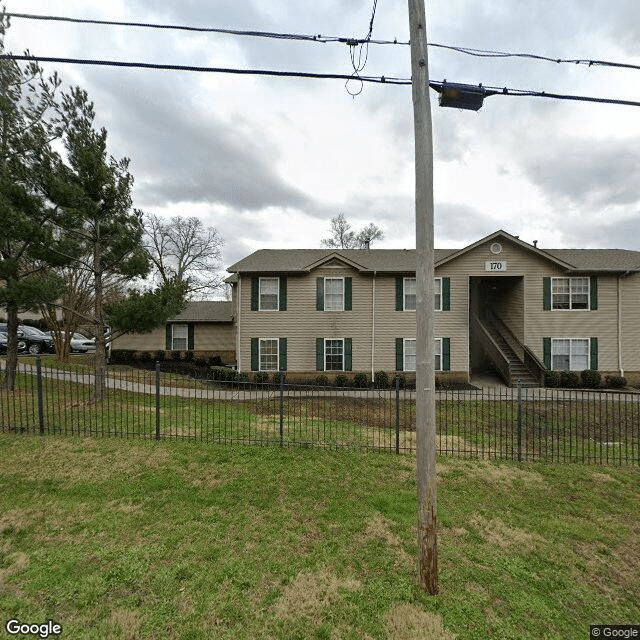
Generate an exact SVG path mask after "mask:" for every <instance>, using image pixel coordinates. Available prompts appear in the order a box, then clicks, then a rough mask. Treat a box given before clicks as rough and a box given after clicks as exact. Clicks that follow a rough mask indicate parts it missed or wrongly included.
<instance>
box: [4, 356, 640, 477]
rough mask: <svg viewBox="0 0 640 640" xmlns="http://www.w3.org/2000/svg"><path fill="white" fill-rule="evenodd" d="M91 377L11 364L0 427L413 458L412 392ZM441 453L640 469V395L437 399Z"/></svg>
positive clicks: (525, 392) (524, 393) (127, 374)
mask: <svg viewBox="0 0 640 640" xmlns="http://www.w3.org/2000/svg"><path fill="white" fill-rule="evenodd" d="M106 383H107V393H106V394H105V398H104V400H102V401H100V402H95V401H94V394H95V378H94V376H93V375H91V374H87V373H83V372H75V371H68V370H66V371H63V370H58V369H52V368H47V367H43V366H41V365H40V360H39V359H38V360H37V361H36V366H31V365H28V364H24V363H20V365H19V371H18V376H17V379H16V387H15V390H13V391H0V430H2V431H4V432H19V433H30V434H41V435H47V434H63V435H65V434H66V435H74V436H78V435H79V436H104V437H123V438H156V439H169V438H176V439H189V440H197V441H202V442H216V443H245V444H264V445H266V444H273V445H280V446H300V447H321V448H329V449H344V448H346V449H352V450H358V449H360V450H364V449H374V450H385V451H391V452H396V453H412V452H414V451H415V443H416V433H415V392H414V391H412V390H407V389H400V388H399V387H398V386H396V388H391V389H373V388H368V389H353V388H349V389H342V388H336V387H317V386H303V385H297V384H296V385H291V384H287V383H286V381H285V380H284V379H282V380H281V383H280V385H279V386H278V385H273V384H271V385H260V384H255V383H238V382H234V383H223V382H214V381H211V380H205V379H189V378H185V377H181V376H176V375H172V374H166V373H162V372H160V370H159V368H156V371H143V370H126V371H117V370H116V371H113V370H110V371H109V375H108V376H107V379H106ZM436 429H437V445H438V450H439V452H440V453H441V454H445V455H452V456H459V457H468V458H488V459H516V460H522V461H528V460H542V461H549V462H582V463H591V464H619V465H621V464H625V465H628V464H639V463H640V394H638V393H631V392H603V391H581V390H566V389H553V390H552V389H528V388H526V389H525V388H523V389H507V388H501V389H484V390H472V391H455V390H448V391H439V392H437V393H436Z"/></svg>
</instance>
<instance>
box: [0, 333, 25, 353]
mask: <svg viewBox="0 0 640 640" xmlns="http://www.w3.org/2000/svg"><path fill="white" fill-rule="evenodd" d="M26 350H27V345H26V344H25V343H24V342H23V341H22V340H20V341H18V353H20V352H22V351H26ZM0 353H7V334H6V332H5V331H0Z"/></svg>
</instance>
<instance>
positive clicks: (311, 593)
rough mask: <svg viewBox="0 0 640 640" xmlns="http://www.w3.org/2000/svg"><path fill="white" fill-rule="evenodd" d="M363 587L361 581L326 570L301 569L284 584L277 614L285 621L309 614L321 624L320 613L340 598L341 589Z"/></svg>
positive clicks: (311, 618)
mask: <svg viewBox="0 0 640 640" xmlns="http://www.w3.org/2000/svg"><path fill="white" fill-rule="evenodd" d="M359 588H360V581H358V580H354V579H352V578H338V577H337V576H335V575H333V574H331V573H329V571H327V570H326V569H320V571H316V572H310V571H301V572H300V573H298V575H297V576H296V577H295V578H294V579H293V580H292V581H291V582H290V583H289V584H288V585H287V586H285V587H284V589H283V590H282V595H281V596H280V599H279V600H278V602H276V604H275V606H274V609H275V612H276V615H277V616H278V617H279V618H282V619H284V620H297V619H299V618H301V617H306V618H309V619H310V620H311V621H312V622H315V623H318V624H319V623H320V622H321V620H320V618H319V614H320V613H321V612H322V611H323V610H325V609H327V608H328V607H330V606H331V605H332V604H333V603H335V602H336V601H337V600H338V599H339V597H340V590H341V589H349V590H354V589H359ZM316 618H317V619H316Z"/></svg>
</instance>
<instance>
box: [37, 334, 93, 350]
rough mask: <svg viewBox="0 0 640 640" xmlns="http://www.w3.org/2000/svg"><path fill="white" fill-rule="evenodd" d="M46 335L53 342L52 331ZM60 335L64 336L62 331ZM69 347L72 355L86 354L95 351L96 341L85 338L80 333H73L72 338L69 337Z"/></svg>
mask: <svg viewBox="0 0 640 640" xmlns="http://www.w3.org/2000/svg"><path fill="white" fill-rule="evenodd" d="M46 334H47V335H48V336H49V337H50V338H51V339H52V340H53V332H52V331H47V332H46ZM62 335H63V336H64V331H63V332H62ZM70 347H71V352H72V353H86V352H87V351H95V350H96V339H95V338H87V337H86V336H83V335H82V334H81V333H74V334H73V336H71V343H70Z"/></svg>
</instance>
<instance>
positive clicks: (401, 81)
mask: <svg viewBox="0 0 640 640" xmlns="http://www.w3.org/2000/svg"><path fill="white" fill-rule="evenodd" d="M0 60H27V61H29V62H57V63H60V64H80V65H93V66H101V67H124V68H133V69H156V70H163V71H193V72H200V73H231V74H238V75H257V76H279V77H289V78H315V79H326V80H349V79H350V78H353V75H345V74H341V73H313V72H304V71H276V70H270V69H232V68H226V67H198V66H191V65H177V64H156V63H152V62H126V61H120V60H91V59H82V58H57V57H50V56H34V55H17V54H3V55H0ZM359 79H360V80H362V81H363V82H375V83H379V84H393V85H410V84H411V80H410V79H408V78H393V77H387V76H359ZM442 85H443V82H436V81H432V80H430V81H429V86H430V87H431V88H432V89H435V90H442ZM479 86H482V85H479ZM484 89H485V90H486V91H487V92H489V93H490V95H505V96H528V97H532V98H553V99H555V100H577V101H581V102H596V103H603V104H617V105H626V106H632V107H640V102H636V101H635V100H619V99H617V98H596V97H590V96H576V95H566V94H560V93H549V92H547V91H531V90H528V89H509V88H507V87H484Z"/></svg>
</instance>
